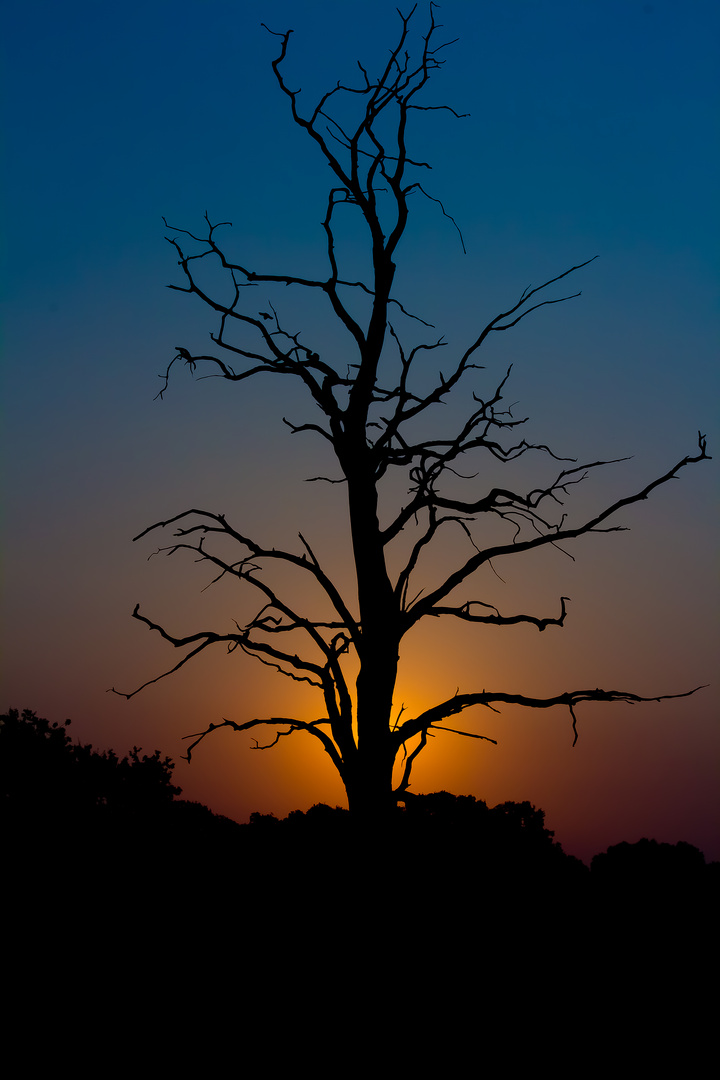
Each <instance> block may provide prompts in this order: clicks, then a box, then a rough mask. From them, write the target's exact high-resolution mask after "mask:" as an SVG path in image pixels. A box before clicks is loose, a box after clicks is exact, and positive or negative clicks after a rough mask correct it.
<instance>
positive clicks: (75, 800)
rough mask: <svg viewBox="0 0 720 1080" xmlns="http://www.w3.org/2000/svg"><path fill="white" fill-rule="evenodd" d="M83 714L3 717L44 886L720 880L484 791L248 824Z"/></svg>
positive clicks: (11, 788)
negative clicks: (589, 851)
mask: <svg viewBox="0 0 720 1080" xmlns="http://www.w3.org/2000/svg"><path fill="white" fill-rule="evenodd" d="M70 726H71V725H70V721H69V720H66V721H65V723H64V724H58V723H50V722H49V721H48V720H45V719H43V718H41V717H38V716H37V715H36V714H35V713H34V712H33V711H31V710H30V709H25V710H24V711H23V712H22V713H20V712H18V710H16V709H10V710H9V711H8V712H7V713H6V714H5V715H4V716H0V814H1V825H2V830H3V837H4V841H5V844H4V853H5V863H6V869H7V866H8V861H9V860H11V859H13V858H15V860H16V861H15V865H14V869H15V870H17V867H18V861H17V860H19V862H20V863H21V864H22V868H23V874H24V875H25V877H26V879H27V881H28V882H29V883H30V885H32V882H33V881H36V880H37V877H38V875H40V876H41V877H43V878H50V879H54V880H57V874H58V873H60V872H61V873H62V874H63V875H65V877H66V878H67V880H70V881H72V882H73V884H74V885H75V886H76V887H79V888H81V889H82V888H85V887H87V885H89V884H90V883H91V882H92V883H93V887H95V886H96V885H97V881H98V880H99V879H98V874H102V875H103V880H104V881H105V882H106V883H107V880H108V875H109V876H110V877H111V878H113V880H114V882H115V885H116V886H117V887H118V888H122V889H124V890H125V891H126V892H127V890H128V889H129V890H130V891H131V892H132V890H133V889H134V888H135V887H136V886H137V885H140V884H141V887H142V890H143V896H144V900H145V902H147V901H148V899H149V898H151V897H155V898H158V897H160V896H162V895H164V894H165V892H166V891H167V890H172V889H173V888H175V887H176V886H178V885H182V889H183V894H184V895H185V896H186V897H187V896H194V897H197V896H198V894H201V895H203V896H206V895H207V894H208V892H210V893H211V894H213V895H214V894H215V893H217V894H218V895H220V896H223V895H225V894H226V893H227V892H228V891H230V893H231V894H232V895H233V896H234V897H236V899H235V900H234V903H236V904H237V905H239V910H241V911H242V910H244V907H243V905H245V906H249V907H253V908H256V907H257V905H266V906H265V908H264V909H263V910H268V905H269V910H271V911H272V910H276V909H277V908H279V907H280V908H281V907H282V905H283V904H284V903H287V902H289V900H290V898H291V897H293V896H295V895H296V893H301V894H302V895H303V897H304V898H305V900H306V901H307V902H311V901H319V900H320V899H322V900H323V901H324V902H326V901H327V897H328V896H335V897H336V898H337V897H341V898H343V899H342V902H343V903H348V902H351V901H350V898H351V897H352V896H357V889H358V886H359V887H360V888H361V890H365V891H367V890H373V889H378V888H380V889H382V891H383V892H387V893H388V895H397V896H400V895H403V894H404V895H406V896H410V897H414V898H416V899H417V902H418V903H419V907H418V908H417V910H416V912H415V915H416V916H417V917H418V918H420V917H424V913H425V911H426V909H427V906H428V905H433V904H436V903H437V904H440V905H441V906H442V905H446V904H447V903H448V902H450V900H451V899H452V898H454V897H457V896H460V895H464V896H466V895H468V889H470V890H471V893H470V895H473V894H474V893H477V894H478V895H479V896H481V897H482V898H483V903H485V904H490V905H491V906H492V907H493V910H495V909H499V910H502V912H503V916H504V917H507V915H508V912H509V911H511V910H519V909H520V908H523V907H525V906H527V903H528V898H531V899H532V903H533V904H534V905H535V906H536V908H537V904H538V903H539V902H540V901H541V900H542V901H544V900H546V899H551V900H552V901H553V902H554V901H555V900H556V899H557V898H558V896H560V897H562V896H565V897H566V898H570V897H572V898H573V901H574V902H576V903H577V902H583V903H584V902H589V901H591V900H592V898H593V897H595V896H597V897H599V898H600V899H601V900H605V899H607V898H610V899H611V900H612V898H613V897H614V896H617V895H620V896H621V897H622V901H623V907H622V910H623V912H624V911H625V909H626V900H628V899H632V898H633V897H635V898H637V899H642V898H643V897H646V896H647V895H648V893H649V892H654V893H655V894H657V893H658V892H660V893H661V895H662V896H664V897H665V898H667V899H670V898H672V899H673V900H674V901H677V900H678V899H682V897H683V896H687V897H688V898H694V899H697V898H698V897H700V898H701V897H703V896H706V895H707V896H708V897H709V896H710V892H711V891H712V892H713V893H714V892H716V891H717V885H718V876H717V873H716V871H717V870H718V866H717V864H713V865H712V867H707V866H706V864H705V858H704V856H703V854H702V852H700V851H699V850H698V849H697V848H695V847H693V846H692V845H691V844H687V843H679V844H675V845H671V844H658V843H657V842H656V841H654V840H647V839H644V840H641V841H639V842H638V843H636V844H627V843H623V844H618V845H615V846H613V847H611V848H609V849H608V851H607V852H605V853H604V854H601V855H597V856H596V857H595V858H594V859H593V862H592V871H591V870H589V869H588V868H587V867H586V866H585V865H584V864H583V863H582V862H580V860H579V859H576V858H574V857H573V856H571V855H567V854H566V853H565V852H564V851H563V849H562V847H561V845H560V844H558V843H557V842H556V841H555V839H554V833H553V831H552V830H550V829H548V828H547V826H546V824H545V814H544V812H543V811H542V810H540V809H537V808H536V807H535V806H533V805H532V804H531V803H529V802H520V803H515V802H505V803H501V804H500V805H498V806H494V807H488V806H487V804H486V803H485V802H483V801H482V800H479V799H476V798H474V797H473V796H472V795H461V796H457V795H452V794H450V793H449V792H447V791H439V792H435V793H433V794H427V795H410V794H409V793H407V792H406V793H405V798H404V800H403V803H402V804H401V805H400V806H399V807H398V808H397V810H396V813H395V814H394V815H393V816H392V817H391V818H390V819H387V820H386V821H385V823H384V825H383V826H382V828H378V829H377V831H375V832H368V830H367V827H366V823H358V821H357V819H356V818H355V817H353V815H351V814H350V813H349V811H347V810H344V809H341V808H340V807H335V808H333V807H330V806H327V805H325V804H322V803H320V804H317V805H315V806H312V807H311V808H310V809H309V810H307V811H305V812H303V811H300V810H294V811H292V812H291V813H290V814H288V816H287V817H286V818H283V819H279V818H277V817H275V816H274V815H273V814H260V813H254V814H252V815H251V816H250V821H249V822H248V823H247V824H245V825H238V824H237V823H235V822H233V821H230V820H229V819H228V818H224V817H220V816H218V815H216V814H214V813H212V811H210V810H209V809H208V808H207V807H206V806H203V805H202V804H200V803H197V802H188V801H186V800H183V799H180V798H178V796H179V795H180V794H181V788H180V787H178V786H177V785H176V784H174V783H173V769H174V764H173V762H172V761H171V760H170V758H168V757H162V755H161V753H160V751H159V750H155V751H154V752H153V753H152V754H142V751H141V750H140V749H139V748H138V747H133V749H132V750H131V751H130V753H129V754H128V755H127V756H126V757H123V758H120V757H118V755H117V754H116V753H115V752H114V751H113V750H104V751H98V750H95V749H93V747H92V745H90V744H82V743H79V742H76V743H74V742H73V741H72V738H71V736H70V731H69V729H70ZM28 873H30V876H29V877H27V875H28ZM396 887H397V889H396ZM408 887H409V891H408ZM508 905H510V906H508ZM261 909H262V908H261ZM613 910H614V907H613V905H612V904H611V906H610V908H609V910H608V911H604V912H603V925H605V926H608V925H615V924H614V923H613ZM413 917H415V916H413Z"/></svg>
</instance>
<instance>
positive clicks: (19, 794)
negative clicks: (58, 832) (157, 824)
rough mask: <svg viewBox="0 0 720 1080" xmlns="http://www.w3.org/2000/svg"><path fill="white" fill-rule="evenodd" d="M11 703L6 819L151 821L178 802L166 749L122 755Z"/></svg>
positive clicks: (4, 721)
mask: <svg viewBox="0 0 720 1080" xmlns="http://www.w3.org/2000/svg"><path fill="white" fill-rule="evenodd" d="M70 723H71V721H70V720H66V721H65V723H64V724H62V725H61V724H58V723H53V724H51V723H50V722H49V721H48V720H45V719H43V718H42V717H39V716H37V715H36V714H35V713H34V712H33V711H32V710H31V709H24V710H23V712H22V714H21V713H19V712H18V710H17V709H10V710H8V712H7V713H6V714H5V715H4V716H0V795H1V798H2V803H1V805H2V815H3V818H4V821H5V824H6V826H7V825H13V826H15V827H20V826H22V825H25V826H28V827H31V826H33V825H37V824H41V825H42V827H43V829H48V828H54V829H59V828H65V827H66V825H67V823H68V822H69V821H73V822H74V823H75V824H78V823H80V822H82V823H85V824H90V823H92V824H95V825H98V824H101V823H102V824H105V823H115V824H118V823H121V822H125V823H127V822H129V821H130V820H132V819H140V820H142V822H143V824H146V823H147V822H148V821H149V820H150V819H151V818H152V817H154V816H155V817H157V816H158V815H159V814H162V813H163V812H164V811H165V810H166V809H167V807H168V806H169V805H170V804H172V802H173V800H174V799H175V797H176V796H177V795H179V794H180V793H181V788H179V787H177V786H176V785H174V784H173V783H172V772H173V769H174V768H175V766H174V764H173V762H172V761H171V760H170V758H169V757H162V756H161V754H160V751H159V750H156V751H155V752H154V753H153V754H142V756H141V750H140V749H139V748H138V747H136V746H135V747H133V749H132V750H131V751H130V753H129V754H128V755H127V756H126V757H124V758H122V759H121V758H119V757H118V756H117V754H116V753H115V752H114V751H113V750H104V751H102V752H100V751H98V750H94V749H93V747H92V745H90V744H81V743H73V741H72V739H71V737H70V733H69V731H68V728H69V727H70Z"/></svg>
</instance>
